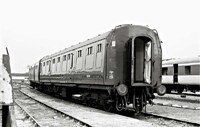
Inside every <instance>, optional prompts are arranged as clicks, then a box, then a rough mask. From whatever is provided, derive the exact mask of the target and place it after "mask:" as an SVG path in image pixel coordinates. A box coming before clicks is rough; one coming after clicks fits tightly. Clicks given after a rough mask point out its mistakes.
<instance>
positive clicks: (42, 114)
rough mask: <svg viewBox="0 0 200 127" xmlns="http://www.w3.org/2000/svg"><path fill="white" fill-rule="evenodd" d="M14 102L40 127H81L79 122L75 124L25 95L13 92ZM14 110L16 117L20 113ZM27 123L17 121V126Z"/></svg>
mask: <svg viewBox="0 0 200 127" xmlns="http://www.w3.org/2000/svg"><path fill="white" fill-rule="evenodd" d="M15 97H16V98H17V99H15V101H16V102H17V103H19V104H20V105H22V106H23V108H24V109H25V110H26V111H27V112H28V113H29V114H31V116H32V117H34V118H35V119H36V120H37V121H38V123H39V124H40V125H42V126H52V127H63V126H66V127H83V125H82V124H80V123H79V122H75V121H74V120H72V119H71V118H69V117H67V116H64V115H62V114H60V113H57V112H55V111H54V110H52V109H50V108H48V107H46V106H44V105H42V104H40V103H38V102H36V101H34V100H32V99H30V98H28V97H26V96H25V95H23V94H21V95H20V93H17V94H16V92H15ZM18 111H19V110H18ZM18 111H17V110H16V113H18V114H16V115H17V116H18V115H20V114H21V113H20V112H18ZM25 123H27V121H26V120H25V121H22V120H19V121H18V124H20V126H19V127H21V125H24V124H25ZM24 127H25V126H24Z"/></svg>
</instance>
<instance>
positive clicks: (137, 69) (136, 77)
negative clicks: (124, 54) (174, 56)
mask: <svg viewBox="0 0 200 127" xmlns="http://www.w3.org/2000/svg"><path fill="white" fill-rule="evenodd" d="M151 48H152V46H151V40H150V39H149V38H147V37H136V38H135V39H133V40H132V49H133V51H132V56H133V57H132V78H131V79H132V85H133V86H135V85H137V83H148V84H150V83H151Z"/></svg>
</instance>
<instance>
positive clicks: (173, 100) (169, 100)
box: [154, 94, 200, 110]
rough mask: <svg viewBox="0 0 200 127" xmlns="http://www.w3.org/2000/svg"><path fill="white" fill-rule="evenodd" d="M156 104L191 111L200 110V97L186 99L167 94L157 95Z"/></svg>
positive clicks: (187, 97)
mask: <svg viewBox="0 0 200 127" xmlns="http://www.w3.org/2000/svg"><path fill="white" fill-rule="evenodd" d="M154 102H155V103H162V104H165V105H169V104H171V105H174V106H177V107H180V106H182V107H185V108H189V109H197V110H200V97H195V96H186V97H185V98H182V97H180V95H171V94H166V95H164V96H158V95H156V99H154Z"/></svg>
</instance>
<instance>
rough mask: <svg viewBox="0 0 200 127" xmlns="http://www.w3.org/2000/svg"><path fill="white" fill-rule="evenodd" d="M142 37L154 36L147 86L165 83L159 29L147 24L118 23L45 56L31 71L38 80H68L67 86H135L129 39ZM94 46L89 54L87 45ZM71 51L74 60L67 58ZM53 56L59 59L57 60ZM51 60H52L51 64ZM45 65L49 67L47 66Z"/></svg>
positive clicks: (64, 81)
mask: <svg viewBox="0 0 200 127" xmlns="http://www.w3.org/2000/svg"><path fill="white" fill-rule="evenodd" d="M140 36H142V37H143V36H144V37H147V38H150V39H151V41H152V59H151V65H152V68H151V70H152V71H151V83H149V84H147V85H150V86H155V87H156V86H159V85H160V84H161V59H162V52H161V47H160V40H159V37H158V35H157V33H156V32H155V31H153V30H151V29H149V28H147V27H143V26H133V25H122V26H118V27H116V28H115V29H113V30H111V31H109V32H106V33H104V34H102V35H99V36H97V37H95V38H92V39H89V40H87V41H84V42H82V43H79V44H77V45H74V46H72V47H69V48H67V49H64V50H62V51H59V52H57V53H55V54H52V55H50V56H46V57H44V58H42V59H41V60H40V62H41V63H40V64H39V63H37V64H35V65H37V66H38V65H40V66H39V67H36V66H34V67H33V68H35V69H34V72H33V70H30V73H33V75H34V74H35V76H34V81H37V82H38V81H39V82H41V83H42V82H44V83H45V82H46V83H47V82H48V83H49V82H52V83H66V85H67V83H75V84H96V85H118V84H120V83H125V84H127V85H129V86H131V85H132V86H134V85H136V84H134V77H133V73H134V70H133V67H131V66H133V60H128V59H130V58H128V57H132V56H131V49H129V48H130V46H132V44H131V45H129V44H128V41H134V39H135V38H137V37H140ZM98 44H102V51H101V54H97V45H98ZM91 46H92V47H94V48H93V49H92V50H93V51H92V54H91V55H87V48H88V47H91ZM128 47H129V48H128ZM79 50H82V58H81V60H80V58H78V51H79ZM132 51H134V50H132ZM68 54H73V56H72V55H71V58H72V57H73V61H72V60H70V59H69V60H68V59H67V57H68ZM65 55H66V56H65ZM64 56H65V58H64ZM58 57H60V58H59V59H60V60H59V61H60V62H58ZM100 57H101V58H100ZM53 59H55V63H54V62H53ZM63 59H66V61H63ZM47 61H50V62H48V65H47ZM99 62H101V64H99ZM44 64H45V66H43V65H44ZM70 65H72V66H70ZM97 66H99V67H97ZM130 70H132V72H130ZM39 71H40V72H39ZM33 75H31V78H30V79H31V80H33ZM38 76H39V77H38ZM131 76H132V77H131Z"/></svg>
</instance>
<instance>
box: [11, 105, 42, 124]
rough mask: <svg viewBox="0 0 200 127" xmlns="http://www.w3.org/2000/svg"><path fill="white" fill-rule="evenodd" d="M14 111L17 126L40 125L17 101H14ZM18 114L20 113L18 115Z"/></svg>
mask: <svg viewBox="0 0 200 127" xmlns="http://www.w3.org/2000/svg"><path fill="white" fill-rule="evenodd" d="M15 104H16V105H15V111H16V114H17V115H16V120H17V126H19V127H22V126H24V127H31V126H34V127H41V125H40V124H39V123H38V121H37V120H36V119H35V118H34V117H33V116H31V114H30V113H29V112H28V111H26V109H24V108H23V106H21V105H20V104H19V103H18V102H16V101H15ZM19 114H20V115H19Z"/></svg>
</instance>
